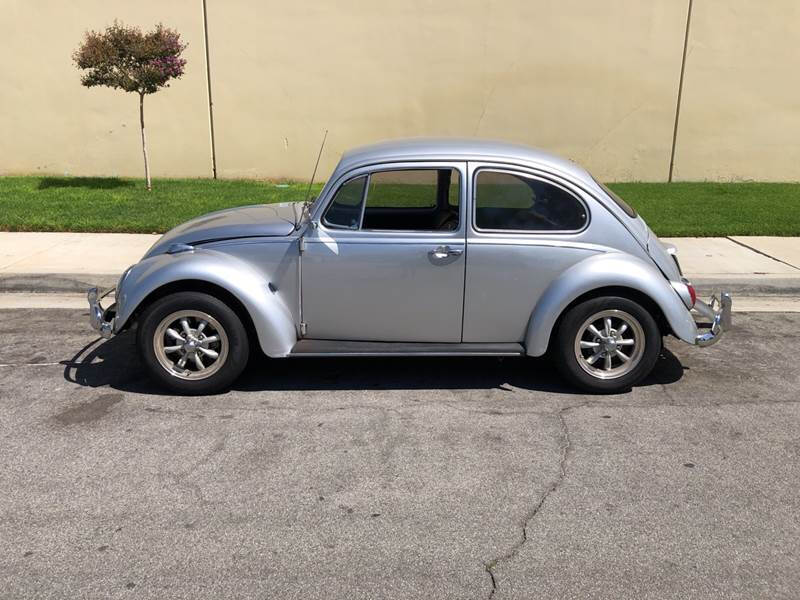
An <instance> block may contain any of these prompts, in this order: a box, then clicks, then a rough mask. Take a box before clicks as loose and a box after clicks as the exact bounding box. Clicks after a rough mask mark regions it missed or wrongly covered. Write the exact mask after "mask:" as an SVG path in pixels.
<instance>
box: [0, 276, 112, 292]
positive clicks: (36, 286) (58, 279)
mask: <svg viewBox="0 0 800 600" xmlns="http://www.w3.org/2000/svg"><path fill="white" fill-rule="evenodd" d="M119 275H121V273H120V274H119ZM119 275H108V274H104V275H86V274H81V275H75V274H70V273H52V274H42V273H35V274H25V273H13V274H8V275H0V293H2V292H35V293H39V294H77V293H81V294H85V293H86V290H88V289H89V288H90V287H94V286H98V287H101V288H109V287H112V286H115V285H117V281H118V280H119Z"/></svg>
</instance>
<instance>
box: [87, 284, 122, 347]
mask: <svg viewBox="0 0 800 600" xmlns="http://www.w3.org/2000/svg"><path fill="white" fill-rule="evenodd" d="M114 290H115V288H113V287H112V288H109V289H107V290H99V289H97V288H96V287H93V288H90V289H89V291H88V292H87V294H86V299H87V300H88V301H89V324H90V325H91V326H92V329H94V330H95V331H97V332H99V333H100V337H102V338H104V339H108V338H110V337H111V336H112V335H114V320H115V316H116V304H112V305H111V306H109V307H108V308H105V309H104V308H103V305H102V304H101V303H100V301H101V300H102V299H103V298H105V297H106V296H108V295H109V294H111V293H112V292H113V291H114Z"/></svg>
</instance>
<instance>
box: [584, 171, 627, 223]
mask: <svg viewBox="0 0 800 600" xmlns="http://www.w3.org/2000/svg"><path fill="white" fill-rule="evenodd" d="M593 179H594V178H593ZM594 182H595V183H596V184H597V185H599V186H600V187H601V188H603V191H604V192H605V193H606V194H608V196H609V198H611V199H612V200H613V201H614V202H616V203H617V206H619V207H620V208H621V209H622V210H623V211H624V212H625V214H626V215H628V216H629V217H630V218H631V219H635V218H636V216H637V215H636V211H635V210H634V209H633V207H632V206H631V205H630V204H628V203H627V202H625V200H623V199H622V198H620V197H619V196H617V195H616V194H615V193H614V191H613V190H612V189H611V188H609V187H608V186H607V185H605V184H604V183H600V182H599V181H597V179H595V180H594Z"/></svg>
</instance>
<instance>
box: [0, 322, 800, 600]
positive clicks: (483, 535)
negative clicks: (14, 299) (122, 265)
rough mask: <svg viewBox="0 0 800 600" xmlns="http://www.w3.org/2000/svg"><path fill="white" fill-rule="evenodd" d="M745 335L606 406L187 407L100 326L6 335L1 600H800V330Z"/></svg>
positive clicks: (472, 376) (528, 399)
mask: <svg viewBox="0 0 800 600" xmlns="http://www.w3.org/2000/svg"><path fill="white" fill-rule="evenodd" d="M735 325H736V326H735V329H734V330H732V331H730V332H728V333H727V334H726V336H725V338H724V339H723V340H722V341H721V342H720V344H719V345H717V346H714V347H711V348H706V349H700V348H691V347H689V346H686V345H684V344H682V343H680V342H677V341H675V340H669V341H668V342H667V345H666V349H665V351H664V353H663V354H662V357H661V360H660V361H659V365H658V367H657V368H656V371H655V372H654V374H653V375H652V376H651V377H650V378H649V379H648V380H647V381H646V382H645V383H644V384H643V385H641V386H638V387H636V388H634V389H633V390H632V391H630V392H629V393H625V394H620V395H615V396H587V395H582V394H577V393H575V392H574V391H573V390H571V389H569V388H568V387H566V386H564V384H563V383H562V382H561V381H560V380H559V379H558V378H557V377H556V376H555V375H554V373H553V368H552V366H551V365H550V363H548V362H547V360H530V359H513V360H511V359H505V360H498V359H491V358H469V359H467V358H459V359H443V358H436V359H432V358H424V359H423V358H419V359H410V358H409V359H287V360H282V361H278V360H266V359H261V360H254V361H253V364H252V365H251V366H250V367H249V368H248V371H247V372H246V374H245V376H244V377H243V379H242V380H241V381H240V382H239V383H238V384H237V386H236V387H235V389H234V390H232V391H230V392H228V393H226V394H222V395H218V396H213V397H201V398H185V397H174V396H169V395H165V394H163V393H161V392H160V391H159V390H158V389H156V388H154V387H152V385H151V384H150V383H149V382H148V381H147V379H146V378H145V376H144V373H143V370H142V368H141V366H140V364H139V361H138V359H137V357H136V354H135V349H134V345H133V336H131V335H122V336H119V337H117V338H114V339H112V340H109V341H106V342H101V341H99V340H97V339H96V338H95V336H93V334H92V332H91V331H90V330H89V329H88V325H87V323H86V317H85V311H81V310H58V309H38V310H30V309H19V310H3V311H0V340H2V344H0V457H2V463H3V468H2V470H0V540H2V543H1V544H0V590H2V593H1V594H0V595H1V596H3V597H9V598H15V597H37V598H63V597H84V598H166V597H169V598H193V599H194V598H281V599H290V598H302V599H313V598H324V599H326V600H332V599H337V598H343V599H344V598H347V599H356V598H488V597H493V598H497V599H499V598H556V597H558V598H586V597H592V598H637V599H640V598H666V597H675V598H756V597H770V598H796V597H798V595H800V519H798V515H800V494H798V491H799V490H800V435H798V431H799V430H800V427H799V426H800V408H799V407H800V394H798V388H799V387H800V385H799V384H800V368H798V366H797V365H798V353H799V352H800V314H797V313H793V314H790V313H786V314H780V313H777V314H776V313H769V314H767V313H760V314H755V313H751V314H736V315H735Z"/></svg>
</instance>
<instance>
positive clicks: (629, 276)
mask: <svg viewBox="0 0 800 600" xmlns="http://www.w3.org/2000/svg"><path fill="white" fill-rule="evenodd" d="M609 286H614V287H622V288H629V289H632V290H636V291H639V292H641V293H643V294H645V295H646V296H647V297H649V298H650V299H651V300H653V302H655V303H656V304H657V305H658V306H659V308H660V309H661V311H662V312H663V313H664V316H665V317H666V319H667V322H668V323H669V325H670V327H671V329H672V332H673V333H674V334H675V335H676V336H677V337H678V338H680V339H682V340H683V341H685V342H688V343H690V344H691V343H694V338H695V336H696V335H697V326H696V325H695V322H694V319H693V318H692V316H691V314H690V313H689V311H688V310H687V309H686V307H685V306H684V304H683V301H682V300H681V299H680V297H678V295H677V294H676V293H675V290H673V289H672V286H671V285H670V284H669V282H668V281H667V280H666V279H665V278H664V276H663V275H662V274H661V273H660V272H659V271H658V269H657V268H656V267H655V266H654V265H653V264H652V263H649V264H648V263H647V262H645V261H644V260H642V259H640V258H635V257H633V256H630V255H627V254H622V253H606V254H597V255H594V256H591V257H589V258H586V259H584V260H582V261H580V262H578V263H575V264H574V265H573V266H571V267H570V268H568V269H566V270H565V271H564V272H563V273H561V274H560V275H559V276H558V277H557V278H556V279H554V280H553V282H552V283H551V284H550V285H549V286H548V288H547V290H546V291H545V292H544V293H543V294H542V296H541V298H540V299H539V301H538V302H537V304H536V308H535V309H534V311H533V315H532V317H531V320H530V323H529V324H528V331H527V333H526V335H525V348H526V349H527V352H528V354H529V355H531V356H541V355H543V354H544V353H545V352H546V351H547V346H548V343H549V341H550V333H551V332H552V330H553V325H555V322H556V320H557V319H558V317H559V315H561V313H562V312H563V311H564V309H565V308H566V307H567V306H568V305H569V304H570V303H571V302H572V301H573V300H575V299H576V298H578V297H580V296H582V295H583V294H586V293H588V292H592V291H594V290H597V289H600V288H604V287H609Z"/></svg>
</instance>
